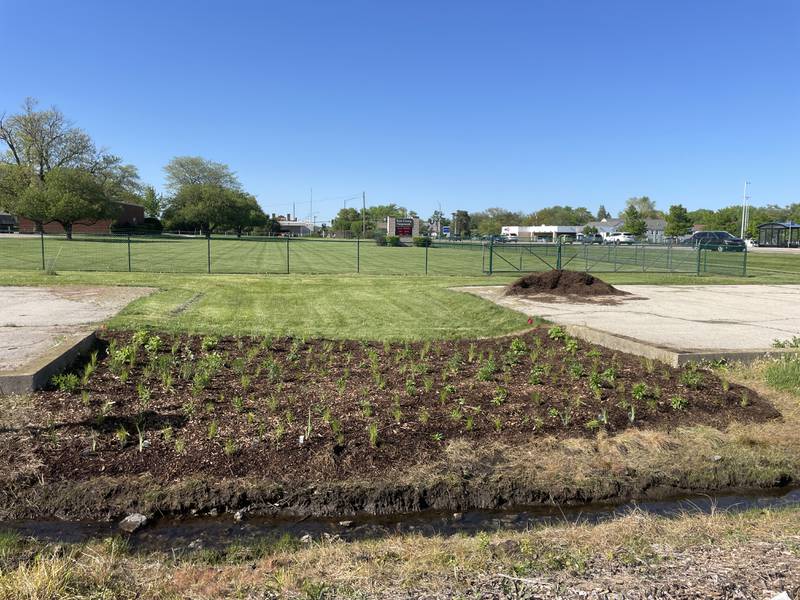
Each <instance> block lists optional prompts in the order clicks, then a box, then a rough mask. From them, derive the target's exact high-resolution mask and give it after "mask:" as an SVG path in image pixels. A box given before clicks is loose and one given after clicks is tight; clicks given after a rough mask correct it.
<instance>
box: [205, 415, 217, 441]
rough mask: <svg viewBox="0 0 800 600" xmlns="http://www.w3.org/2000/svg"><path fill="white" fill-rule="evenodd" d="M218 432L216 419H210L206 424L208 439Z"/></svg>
mask: <svg viewBox="0 0 800 600" xmlns="http://www.w3.org/2000/svg"><path fill="white" fill-rule="evenodd" d="M218 434H219V423H217V421H216V420H213V421H211V423H209V424H208V433H207V437H208V439H210V440H213V439H214V438H215V437H217V435H218Z"/></svg>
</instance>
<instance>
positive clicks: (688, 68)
mask: <svg viewBox="0 0 800 600" xmlns="http://www.w3.org/2000/svg"><path fill="white" fill-rule="evenodd" d="M0 20H2V22H3V48H4V61H3V62H4V67H3V78H2V81H3V85H2V86H1V87H0V111H2V110H5V111H6V112H10V111H14V110H16V108H17V107H18V106H19V104H20V103H21V101H22V100H23V98H24V97H25V96H35V97H37V98H39V99H40V101H41V102H42V103H43V104H45V105H49V104H55V105H57V106H58V107H59V108H61V109H62V110H63V111H64V112H65V113H66V114H67V115H68V116H69V117H70V118H71V119H73V120H74V121H75V122H76V124H77V125H79V126H80V127H82V128H84V129H85V130H87V131H88V132H89V133H90V134H91V135H92V136H93V138H94V139H95V140H96V141H97V143H98V144H100V145H104V146H107V147H108V148H109V149H110V150H111V151H113V152H114V153H116V154H119V155H121V156H122V157H123V158H124V159H125V160H126V161H128V162H131V163H133V164H136V165H137V166H138V167H139V169H140V173H141V175H142V178H143V179H144V180H145V181H147V182H150V183H153V184H155V185H156V186H157V187H160V186H161V185H162V183H163V174H162V170H161V169H162V167H163V165H164V164H165V163H166V162H167V161H169V159H170V158H171V157H173V156H175V155H183V154H192V155H201V156H205V157H207V158H210V159H213V160H218V161H222V162H226V163H228V164H230V165H231V167H232V168H233V169H234V170H235V171H236V172H237V173H238V175H239V177H240V179H241V180H242V182H243V183H244V185H245V187H246V189H247V190H248V191H250V192H252V193H254V194H256V195H257V197H258V198H259V201H260V202H261V204H262V205H263V206H264V208H265V209H266V210H267V211H268V212H286V210H287V208H290V207H291V204H292V202H294V203H296V207H297V208H296V212H297V214H298V215H299V216H301V217H303V216H306V215H308V213H309V202H308V200H309V196H310V189H311V188H313V190H314V198H315V202H314V213H315V216H316V218H317V220H318V222H319V221H325V220H328V219H329V218H330V217H331V216H332V215H333V214H334V213H335V212H336V210H337V209H338V208H339V207H340V206H341V205H342V204H343V200H342V199H343V198H347V197H353V196H357V195H360V193H361V192H362V190H363V191H366V193H367V201H368V203H388V202H395V203H398V204H402V205H404V206H408V207H409V208H412V209H415V210H417V211H418V212H420V213H421V214H422V215H423V216H428V215H429V214H430V213H431V211H432V210H434V209H436V208H437V207H438V206H441V208H442V209H443V210H445V211H446V212H448V213H449V212H452V211H454V210H456V209H459V208H462V209H466V210H470V211H474V210H480V209H483V208H487V207H490V206H502V207H505V208H509V209H514V210H522V211H525V212H530V211H533V210H536V209H537V208H541V207H543V206H548V205H552V204H556V203H558V204H570V205H573V206H578V205H583V206H587V207H588V208H589V209H591V210H593V211H594V210H596V209H597V207H598V205H599V204H605V206H606V207H607V208H608V209H610V210H612V211H613V212H614V213H616V212H617V211H619V210H620V209H621V208H622V207H623V205H624V202H625V199H626V198H628V197H630V196H634V195H644V194H646V195H649V196H650V197H651V198H653V199H654V200H655V201H656V202H657V204H658V205H659V206H660V207H662V208H666V207H667V206H668V205H669V204H672V203H683V204H684V205H685V206H687V207H689V208H692V209H694V208H700V207H708V208H717V207H720V206H725V205H728V204H732V203H736V202H738V201H739V198H740V196H741V192H742V185H743V181H744V180H745V179H749V180H750V181H751V182H752V188H751V193H752V196H753V202H754V203H756V204H766V203H779V204H785V203H789V202H798V201H800V194H798V190H800V110H799V109H800V68H798V58H800V2H797V1H795V0H766V1H758V0H752V1H747V2H743V1H738V0H725V1H712V0H702V1H697V0H692V1H683V0H681V1H666V0H663V1H659V2H656V1H648V0H636V1H616V0H614V1H605V2H599V1H592V0H583V1H570V0H552V1H544V0H542V1H533V0H531V1H524V2H511V1H509V2H489V1H486V2H470V1H459V2H443V1H442V2H437V1H431V0H428V1H425V2H423V1H419V2H417V1H408V0H403V1H402V2H400V1H398V2H391V3H390V2H379V1H353V0H337V1H319V2H304V1H296V0H291V1H289V0H286V1H283V2H224V3H223V2H204V1H202V0H201V1H193V2H188V1H186V2H183V1H175V2H173V1H164V0H162V1H160V2H151V1H148V0H145V1H137V2H125V3H123V2H113V1H107V2H96V1H89V0H87V1H81V2H50V1H45V2H36V3H29V2H18V1H14V2H12V1H9V0H0ZM353 204H355V201H353V200H351V201H350V205H351V206H352V205H353Z"/></svg>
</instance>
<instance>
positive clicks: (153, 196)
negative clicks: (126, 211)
mask: <svg viewBox="0 0 800 600" xmlns="http://www.w3.org/2000/svg"><path fill="white" fill-rule="evenodd" d="M142 206H144V214H145V216H146V217H150V218H153V219H159V218H161V211H162V210H163V207H164V198H163V197H162V196H161V195H160V194H157V193H156V188H154V187H153V186H152V185H147V186H145V188H144V194H143V195H142Z"/></svg>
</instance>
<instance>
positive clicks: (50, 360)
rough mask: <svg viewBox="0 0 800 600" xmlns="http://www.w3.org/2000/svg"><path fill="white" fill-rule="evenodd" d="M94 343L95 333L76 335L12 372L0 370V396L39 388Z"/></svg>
mask: <svg viewBox="0 0 800 600" xmlns="http://www.w3.org/2000/svg"><path fill="white" fill-rule="evenodd" d="M96 343H97V337H96V335H95V331H94V330H85V329H84V330H83V331H79V332H76V333H74V334H72V335H70V336H69V337H67V338H66V339H65V340H63V341H62V342H60V343H59V344H58V345H56V346H55V347H53V348H51V349H50V350H49V351H48V352H47V353H46V354H44V355H42V356H38V357H36V359H35V360H33V361H31V362H30V363H28V364H26V365H24V366H23V367H20V368H19V369H16V370H14V371H0V396H1V395H7V394H27V393H30V392H33V391H36V390H38V389H41V388H42V387H44V386H45V385H47V382H48V381H50V378H51V377H52V376H53V375H55V374H57V373H60V372H62V371H64V370H65V369H67V368H69V367H70V366H71V365H72V364H73V363H74V362H75V361H76V360H78V358H80V357H81V356H82V355H85V354H88V353H89V351H91V349H92V348H94V346H95V344H96Z"/></svg>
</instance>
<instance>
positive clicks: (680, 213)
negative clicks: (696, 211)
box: [664, 204, 693, 237]
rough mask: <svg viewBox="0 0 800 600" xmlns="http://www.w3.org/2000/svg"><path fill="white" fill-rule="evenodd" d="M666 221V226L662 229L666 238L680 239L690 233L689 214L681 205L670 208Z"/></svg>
mask: <svg viewBox="0 0 800 600" xmlns="http://www.w3.org/2000/svg"><path fill="white" fill-rule="evenodd" d="M666 219H667V226H666V227H665V228H664V235H666V236H667V237H680V236H682V235H686V234H688V233H691V231H692V225H693V223H692V220H691V219H690V218H689V212H688V211H687V210H686V209H685V208H684V207H683V205H682V204H673V205H672V206H670V207H669V213H667V217H666Z"/></svg>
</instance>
